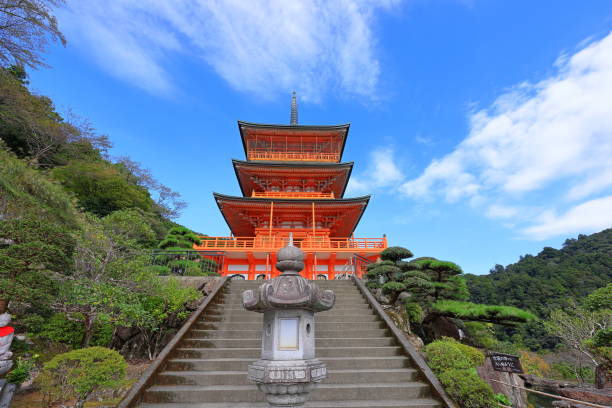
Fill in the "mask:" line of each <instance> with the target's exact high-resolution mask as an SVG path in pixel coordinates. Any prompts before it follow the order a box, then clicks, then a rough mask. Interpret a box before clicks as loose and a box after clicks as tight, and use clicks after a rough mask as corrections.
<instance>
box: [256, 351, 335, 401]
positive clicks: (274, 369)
mask: <svg viewBox="0 0 612 408" xmlns="http://www.w3.org/2000/svg"><path fill="white" fill-rule="evenodd" d="M326 377H327V367H326V366H325V364H324V363H322V362H321V361H320V360H318V359H316V358H314V359H310V360H276V361H274V360H258V361H256V362H254V363H253V364H251V365H249V380H251V381H254V382H255V383H257V387H258V388H259V390H260V391H262V392H263V393H264V394H265V395H266V400H267V401H268V403H269V404H270V406H272V407H278V408H281V407H301V406H303V405H304V403H305V402H306V401H307V400H308V397H309V396H310V392H311V391H312V390H313V389H314V388H315V387H316V384H317V383H318V382H320V381H321V380H323V379H325V378H326Z"/></svg>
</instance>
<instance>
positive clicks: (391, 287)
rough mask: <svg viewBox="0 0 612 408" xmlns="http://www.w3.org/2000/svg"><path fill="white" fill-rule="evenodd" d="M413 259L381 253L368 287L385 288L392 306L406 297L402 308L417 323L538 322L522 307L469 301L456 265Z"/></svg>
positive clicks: (401, 251) (395, 251)
mask: <svg viewBox="0 0 612 408" xmlns="http://www.w3.org/2000/svg"><path fill="white" fill-rule="evenodd" d="M409 257H412V252H410V251H409V250H407V249H405V248H401V247H390V248H388V249H386V250H385V251H383V252H382V253H381V261H380V262H376V263H372V264H370V265H368V267H367V274H366V276H367V277H368V282H367V286H368V287H370V288H371V289H376V288H382V292H383V293H384V294H386V295H387V296H388V297H389V300H390V303H391V304H394V303H396V302H397V300H398V299H400V297H401V298H402V303H403V304H402V305H401V306H402V307H403V308H404V311H405V313H406V316H407V317H408V320H409V321H410V322H411V323H413V324H421V323H423V324H424V325H426V326H427V327H429V326H431V325H433V324H434V323H435V322H436V321H437V320H438V319H441V318H454V319H460V320H465V321H475V322H487V323H498V324H515V323H524V322H527V321H531V320H534V319H535V316H533V315H532V314H531V313H528V312H525V311H523V310H520V309H518V308H514V307H507V306H492V305H477V304H474V303H471V302H467V301H466V299H467V298H468V297H469V293H468V290H467V285H466V283H465V280H464V278H463V276H462V274H463V271H462V270H461V268H460V267H459V265H457V264H455V263H453V262H448V261H440V260H437V259H435V258H431V257H423V258H417V259H414V260H412V261H409V262H408V261H406V259H407V258H409ZM432 327H433V326H432ZM427 332H428V331H426V333H427ZM427 337H429V335H427Z"/></svg>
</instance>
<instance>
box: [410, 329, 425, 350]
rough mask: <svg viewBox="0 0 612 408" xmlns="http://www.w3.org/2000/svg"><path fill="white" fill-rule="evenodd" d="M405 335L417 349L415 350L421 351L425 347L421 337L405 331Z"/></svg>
mask: <svg viewBox="0 0 612 408" xmlns="http://www.w3.org/2000/svg"><path fill="white" fill-rule="evenodd" d="M405 336H406V339H407V340H408V341H409V342H410V344H412V347H414V348H415V349H417V351H422V350H423V348H424V347H425V343H424V342H423V339H421V338H420V337H419V336H417V335H416V334H412V333H405Z"/></svg>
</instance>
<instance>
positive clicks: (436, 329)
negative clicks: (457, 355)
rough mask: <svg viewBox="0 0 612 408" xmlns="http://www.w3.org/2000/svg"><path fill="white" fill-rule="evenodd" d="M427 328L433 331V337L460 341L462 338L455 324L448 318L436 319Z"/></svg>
mask: <svg viewBox="0 0 612 408" xmlns="http://www.w3.org/2000/svg"><path fill="white" fill-rule="evenodd" d="M429 328H430V329H431V330H432V331H433V335H434V336H433V337H434V338H436V339H439V338H440V337H452V338H453V339H457V340H461V338H462V337H463V333H462V331H461V330H460V329H459V327H457V325H456V324H455V322H453V320H452V319H450V318H448V317H438V318H436V319H435V320H434V321H433V322H432V323H430V324H429Z"/></svg>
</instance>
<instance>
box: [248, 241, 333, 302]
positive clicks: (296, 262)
mask: <svg viewBox="0 0 612 408" xmlns="http://www.w3.org/2000/svg"><path fill="white" fill-rule="evenodd" d="M277 260H278V262H277V263H276V268H277V269H279V270H280V271H281V272H282V273H281V275H280V276H278V277H277V278H274V279H272V280H271V281H269V282H266V283H264V284H263V285H261V286H260V287H259V288H258V289H257V290H247V291H245V292H243V294H242V304H243V306H244V308H245V309H247V310H251V311H254V312H259V313H263V312H266V311H270V310H276V309H303V310H310V311H312V312H315V313H316V312H322V311H324V310H329V309H331V308H332V307H333V306H334V302H335V295H334V292H333V291H331V290H324V291H322V290H321V289H319V288H318V286H317V285H316V284H314V283H312V282H309V281H308V280H306V279H304V278H303V277H301V276H300V271H301V270H302V269H303V268H304V252H302V250H301V249H299V248H296V247H294V246H293V245H292V244H291V243H289V245H288V246H286V247H284V248H282V249H281V250H280V251H278V253H277Z"/></svg>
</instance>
